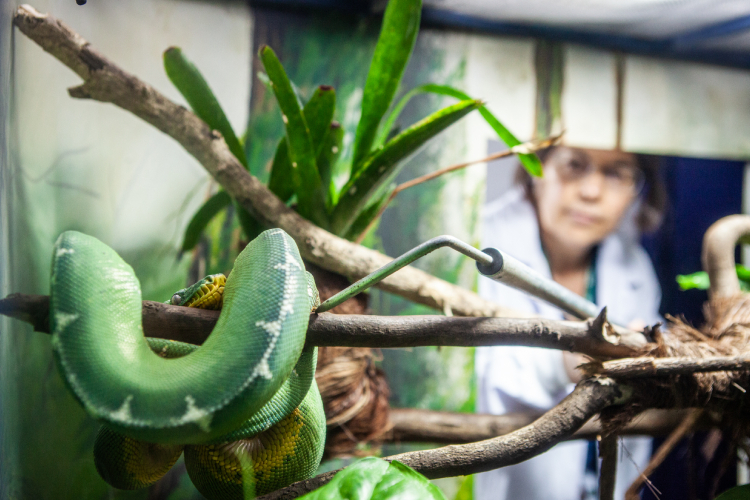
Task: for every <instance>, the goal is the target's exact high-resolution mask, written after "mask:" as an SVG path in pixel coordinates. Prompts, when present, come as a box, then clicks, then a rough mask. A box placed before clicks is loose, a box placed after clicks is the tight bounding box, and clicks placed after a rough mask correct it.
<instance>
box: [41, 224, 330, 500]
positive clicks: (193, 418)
mask: <svg viewBox="0 0 750 500" xmlns="http://www.w3.org/2000/svg"><path fill="white" fill-rule="evenodd" d="M222 287H223V288H224V292H223V300H221V299H219V295H217V294H218V293H219V292H220V291H221V290H220V289H221V288H222ZM50 296H51V298H50V326H51V330H52V335H53V337H52V346H53V350H54V353H55V358H56V360H57V364H58V367H59V368H60V371H61V372H62V374H63V378H64V380H65V381H66V383H67V385H68V387H69V388H70V390H71V391H72V392H73V394H74V395H75V397H76V398H77V400H78V401H79V402H80V404H81V405H82V406H83V407H84V409H85V410H86V411H87V412H88V413H89V414H90V415H91V416H92V417H94V418H95V419H97V420H99V421H101V422H102V423H103V424H104V425H103V426H102V429H101V430H100V432H99V435H98V436H97V439H96V443H95V446H94V455H95V461H96V466H97V470H98V471H99V473H100V474H101V476H102V477H103V478H104V479H105V480H106V481H107V482H109V483H110V484H111V485H113V486H115V487H117V488H123V489H135V488H142V487H145V486H148V485H149V484H151V483H153V482H155V481H156V480H158V479H159V478H160V477H161V476H162V475H163V474H165V473H166V472H167V471H168V470H169V469H170V468H171V467H172V465H173V464H174V463H175V462H176V461H177V459H178V458H179V456H180V454H181V453H182V452H183V450H184V453H185V465H186V467H187V470H188V473H189V474H190V478H191V479H192V481H193V483H194V484H195V485H196V487H197V488H198V490H199V491H200V492H201V493H202V494H203V495H205V496H206V497H208V498H243V497H246V496H247V495H248V494H250V495H253V494H254V495H261V494H264V493H266V492H269V491H273V490H275V489H278V488H280V487H283V486H286V485H288V484H291V483H292V482H294V481H297V480H300V479H305V478H308V477H310V476H311V475H312V474H314V472H315V470H316V469H317V467H318V465H319V463H320V459H321V457H322V453H323V445H324V441H325V415H324V414H323V406H322V402H321V400H320V394H319V392H318V388H317V385H316V384H315V380H314V374H315V364H316V358H317V350H316V348H304V344H305V335H306V332H307V324H308V319H309V315H310V312H311V310H312V309H313V308H314V307H315V306H316V305H317V303H318V296H317V290H316V288H315V284H314V282H313V280H312V276H310V274H309V273H307V272H306V271H305V267H304V264H303V263H302V259H301V258H300V255H299V252H298V250H297V246H296V245H295V243H294V241H293V240H292V239H291V238H290V237H289V236H288V235H287V234H286V233H285V232H284V231H282V230H279V229H275V230H269V231H266V232H264V233H263V234H261V235H260V236H259V237H258V238H256V239H255V240H253V241H252V242H251V243H250V244H248V245H247V247H246V248H245V250H243V251H242V253H240V255H239V256H238V257H237V260H236V261H235V264H234V268H233V270H232V272H231V274H230V275H229V277H228V278H226V283H225V284H224V279H223V276H209V277H206V278H204V280H202V281H201V282H199V283H197V284H196V285H194V286H193V287H190V288H188V289H185V290H182V291H180V292H178V293H177V294H175V296H174V297H173V298H172V303H179V304H182V305H192V306H198V307H200V306H205V305H208V306H211V305H218V304H219V303H221V302H223V308H222V312H221V315H220V317H219V320H218V322H217V324H216V327H215V328H214V330H213V332H212V333H211V335H210V336H209V338H208V339H207V340H206V342H205V343H204V344H203V345H202V346H200V347H198V346H194V345H190V344H183V343H180V342H174V341H169V340H162V339H146V338H145V337H144V335H143V330H142V326H141V307H142V306H141V291H140V285H139V282H138V279H137V278H136V277H135V274H134V273H133V270H132V268H131V267H130V266H129V265H127V264H126V263H125V262H124V261H123V260H122V259H121V258H120V256H119V255H117V253H116V252H115V251H114V250H112V249H111V248H109V247H108V246H107V245H105V244H104V243H102V242H101V241H99V240H97V239H96V238H93V237H91V236H87V235H84V234H81V233H78V232H75V231H67V232H65V233H63V234H62V235H60V237H59V238H58V240H57V242H56V244H55V248H54V253H53V258H52V276H51V293H50Z"/></svg>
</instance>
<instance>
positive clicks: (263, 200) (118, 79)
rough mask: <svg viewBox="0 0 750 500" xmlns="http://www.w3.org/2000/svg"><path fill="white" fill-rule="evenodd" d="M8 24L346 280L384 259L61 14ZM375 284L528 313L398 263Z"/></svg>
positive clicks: (25, 11)
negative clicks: (286, 198)
mask: <svg viewBox="0 0 750 500" xmlns="http://www.w3.org/2000/svg"><path fill="white" fill-rule="evenodd" d="M13 23H14V24H15V25H16V26H17V27H18V28H19V29H20V30H21V32H22V33H24V34H25V35H26V36H27V37H29V38H30V39H31V40H33V41H34V42H36V43H37V44H38V45H39V46H40V47H42V48H43V49H44V50H45V51H47V52H49V53H50V54H52V55H53V56H54V57H56V58H57V59H58V60H59V61H60V62H62V63H63V64H65V65H66V66H68V67H69V68H70V69H72V70H73V71H75V72H76V73H77V74H78V75H79V76H80V77H81V78H82V79H83V80H84V83H83V84H82V85H80V86H78V87H74V88H71V89H70V90H69V93H70V95H71V96H72V97H76V98H82V99H84V98H85V99H94V100H97V101H102V102H109V103H112V104H115V105H116V106H119V107H121V108H122V109H124V110H127V111H130V112H131V113H133V114H134V115H136V116H138V117H139V118H141V119H143V120H145V121H147V122H148V123H150V124H151V125H153V126H154V127H156V128H158V129H159V130H161V131H162V132H164V133H165V134H167V135H169V136H170V137H172V138H173V139H175V140H176V141H177V142H179V143H180V144H181V145H182V146H183V147H184V148H185V149H186V150H187V151H188V152H189V153H190V154H191V155H193V156H194V157H195V158H196V159H197V160H198V161H199V162H200V163H201V165H203V167H204V168H205V169H206V170H207V171H208V172H209V173H210V174H211V176H213V177H214V179H216V181H217V182H218V183H219V184H221V186H222V187H223V188H224V189H226V191H227V192H228V193H229V194H230V195H231V196H232V198H234V199H235V200H237V202H238V203H239V204H240V205H242V206H243V207H244V208H245V209H246V210H248V211H249V212H250V213H251V214H253V216H255V217H256V218H257V219H258V220H259V221H261V222H262V223H263V224H264V225H266V226H267V227H279V228H281V229H283V230H285V231H286V232H287V233H289V235H290V236H291V237H292V238H294V240H295V241H296V242H297V245H298V246H299V250H300V253H301V254H302V256H303V257H304V258H305V259H307V260H309V261H310V262H312V263H314V264H316V265H318V266H320V267H322V268H324V269H327V270H329V271H332V272H335V273H339V274H342V275H344V276H346V277H347V278H349V279H351V280H357V279H359V278H362V277H364V276H366V275H367V274H369V273H371V272H372V271H374V270H376V269H378V268H379V267H382V266H383V265H384V264H386V263H387V262H390V260H391V259H390V258H389V257H387V256H385V255H382V254H380V253H378V252H376V251H374V250H369V249H367V248H364V247H362V246H360V245H357V244H354V243H352V242H350V241H347V240H345V239H343V238H339V237H338V236H335V235H333V234H331V233H329V232H327V231H325V230H323V229H321V228H319V227H317V226H315V225H314V224H312V223H311V222H309V221H307V220H305V219H303V218H302V217H300V216H299V215H298V214H297V213H295V212H294V211H292V210H291V209H290V208H289V207H287V206H286V205H285V204H284V203H283V202H282V201H281V200H279V199H278V198H277V197H276V196H275V195H274V194H273V193H271V192H270V191H269V190H268V189H267V188H266V187H265V186H264V185H263V184H262V183H261V182H260V181H259V180H258V179H257V178H255V177H253V176H252V175H250V173H249V172H248V171H247V170H245V168H244V167H243V166H242V165H241V164H240V162H239V161H238V160H237V158H235V157H234V155H233V154H232V153H231V152H230V151H229V148H228V147H227V145H226V143H225V142H224V139H223V137H222V136H221V134H220V133H219V132H217V131H215V130H210V129H209V127H208V126H207V125H206V124H205V123H204V122H203V121H202V120H200V119H199V118H198V117H197V116H196V115H195V114H193V113H192V112H190V111H188V110H187V109H185V108H184V107H182V106H179V105H177V104H176V103H174V102H172V101H170V100H169V99H167V98H166V97H165V96H164V95H162V94H161V93H160V92H158V91H157V90H156V89H154V88H153V87H151V86H150V85H148V84H147V83H144V82H142V81H141V80H139V79H138V78H136V77H135V76H133V75H131V74H129V73H127V72H125V71H123V70H122V69H120V68H119V67H118V66H116V65H115V64H114V63H112V62H111V61H109V60H108V59H106V58H105V57H104V56H103V55H101V54H100V53H99V52H97V51H96V50H95V49H94V48H93V47H91V45H90V44H89V43H88V42H87V41H86V40H84V39H83V38H82V37H81V36H80V35H78V34H77V33H75V32H74V31H73V30H71V29H70V28H68V27H67V26H66V25H64V24H63V23H62V22H60V21H59V20H57V19H55V18H54V17H52V16H49V15H47V14H41V13H39V12H37V11H36V10H35V9H34V8H33V7H31V6H28V5H22V6H20V7H19V8H18V10H17V11H16V15H15V18H14V20H13ZM378 287H379V288H381V289H383V290H385V291H388V292H391V293H394V294H397V295H400V296H402V297H404V298H407V299H409V300H412V301H414V302H417V303H419V304H424V305H427V306H429V307H433V308H435V309H438V310H441V311H442V310H446V309H447V308H450V309H451V310H452V311H453V313H454V314H455V315H458V316H514V317H523V316H528V315H525V314H522V313H518V312H515V311H511V310H509V309H507V308H505V307H502V306H499V305H497V304H493V303H491V302H489V301H487V300H484V299H482V298H480V297H479V296H478V295H476V294H475V293H473V292H470V291H468V290H465V289H463V288H460V287H458V286H456V285H452V284H450V283H447V282H446V281H443V280H440V279H438V278H435V277H434V276H431V275H429V274H427V273H425V272H423V271H419V270H417V269H415V268H412V267H407V268H404V269H402V270H401V271H399V272H398V273H397V274H395V275H394V276H391V277H389V278H387V279H386V280H384V281H383V282H381V283H380V284H379V285H378Z"/></svg>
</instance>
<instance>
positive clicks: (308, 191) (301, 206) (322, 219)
mask: <svg viewBox="0 0 750 500" xmlns="http://www.w3.org/2000/svg"><path fill="white" fill-rule="evenodd" d="M259 55H260V58H261V61H262V62H263V66H264V67H265V69H266V73H267V74H268V78H270V79H271V86H272V88H273V92H274V94H275V95H276V100H277V102H278V103H279V107H280V108H281V113H282V119H283V120H284V124H285V126H286V141H287V146H288V147H289V161H290V162H291V165H292V169H291V172H292V175H291V177H292V183H293V185H294V192H295V193H296V194H297V211H298V212H299V214H300V215H302V216H303V217H305V218H307V219H308V220H310V221H312V222H314V223H315V224H317V225H318V226H321V227H323V228H325V227H327V225H328V220H327V210H326V206H325V200H326V192H325V190H324V189H323V187H322V183H321V181H320V174H319V173H318V167H317V164H316V162H315V149H314V148H313V143H312V140H311V137H310V129H309V128H308V124H307V121H306V120H305V117H304V115H303V114H302V108H301V106H300V104H299V100H298V99H297V95H296V93H295V92H294V89H293V88H292V84H291V82H290V81H289V78H288V77H287V75H286V72H285V71H284V68H283V66H282V65H281V62H280V61H279V59H278V58H277V57H276V54H275V53H274V52H273V50H271V48H270V47H268V46H267V45H264V46H263V47H261V49H260V53H259Z"/></svg>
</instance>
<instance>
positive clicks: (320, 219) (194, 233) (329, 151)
mask: <svg viewBox="0 0 750 500" xmlns="http://www.w3.org/2000/svg"><path fill="white" fill-rule="evenodd" d="M421 7H422V2H421V0H391V1H390V2H389V3H388V6H387V8H386V10H385V14H384V17H383V24H382V27H381V32H380V36H379V38H378V41H377V44H376V46H375V53H374V56H373V59H372V63H371V65H370V69H369V72H368V75H367V80H366V83H365V87H364V92H363V95H362V107H361V117H360V120H359V124H358V126H357V130H356V134H355V136H354V140H353V154H352V155H351V160H348V164H340V161H339V159H340V156H341V152H342V149H343V147H344V130H343V129H342V127H341V126H340V125H339V124H338V123H336V122H335V121H334V119H333V118H334V112H335V109H336V92H335V90H334V89H333V88H332V87H330V86H320V87H318V88H317V90H315V92H314V93H313V95H312V96H311V97H310V98H309V99H308V100H307V102H305V103H304V104H303V102H302V98H301V97H300V95H299V93H298V92H297V90H296V88H295V86H294V84H293V83H292V82H291V81H290V80H289V78H288V76H287V74H286V72H285V70H284V68H283V66H282V64H281V62H280V61H279V60H278V58H277V57H276V54H275V53H274V51H273V50H272V49H271V48H270V47H268V46H263V47H261V49H260V51H259V57H260V59H261V61H262V63H263V66H264V68H265V71H266V74H265V75H263V78H262V79H263V80H264V83H265V84H266V85H268V86H269V87H270V88H271V89H272V90H273V93H274V95H275V97H276V101H277V103H278V105H279V108H280V110H281V113H282V119H283V122H284V127H285V132H286V133H285V136H284V137H283V138H281V140H280V141H279V143H278V146H277V148H276V153H275V155H274V158H273V162H272V166H271V171H270V179H269V182H268V187H269V189H270V190H271V191H272V192H273V193H274V194H276V195H277V196H278V197H279V198H280V199H282V200H283V201H284V202H286V203H288V204H290V205H291V206H293V207H294V208H295V210H296V211H297V212H298V213H299V214H300V215H302V216H303V217H305V218H307V219H308V220H310V221H312V222H313V223H315V224H317V225H318V226H320V227H322V228H324V229H327V230H329V231H331V232H333V233H334V234H337V235H339V236H342V237H345V238H347V239H350V240H356V239H357V238H358V237H359V236H360V235H362V233H363V232H364V231H366V230H367V229H368V228H370V227H372V225H371V223H372V222H373V221H374V220H375V219H376V218H377V217H379V215H380V212H381V208H382V207H383V206H384V204H386V203H387V202H388V200H389V197H390V194H391V193H392V192H393V189H394V187H395V186H394V185H393V180H394V179H395V177H396V175H397V174H398V172H399V170H400V168H401V167H402V166H403V165H404V163H405V160H406V159H407V158H409V157H411V156H412V155H413V154H414V153H415V152H416V151H417V150H418V149H419V148H420V147H421V146H423V145H424V144H425V143H426V142H427V141H429V140H430V139H431V138H433V137H435V136H436V135H437V134H439V133H440V132H442V131H443V130H445V129H446V128H447V127H449V126H450V125H452V124H453V123H455V122H456V121H458V120H460V119H461V118H463V117H464V116H466V115H467V114H468V113H470V112H471V111H473V110H475V109H477V110H479V112H480V113H481V115H482V116H483V117H484V118H485V120H486V121H487V122H488V123H489V124H490V126H491V127H492V128H493V129H494V130H495V132H496V133H497V134H498V136H499V137H500V139H502V140H503V141H504V142H505V143H506V144H508V146H510V147H512V146H515V145H517V144H520V141H519V140H518V139H517V138H516V137H514V136H513V134H511V133H510V132H509V131H508V130H507V129H506V128H505V127H504V126H503V125H502V123H501V122H500V121H499V120H498V119H497V118H496V117H495V116H494V115H493V114H492V113H491V112H490V111H489V110H488V109H487V108H486V107H485V106H484V105H483V103H482V102H481V101H478V100H475V99H472V98H470V97H469V96H468V95H466V94H465V93H463V92H461V91H459V90H457V89H454V88H452V87H448V86H444V85H423V86H420V87H417V88H415V89H413V90H412V91H410V92H408V93H407V94H406V95H405V96H404V97H403V98H402V99H401V100H400V101H399V103H398V104H397V105H396V106H395V107H394V108H393V110H392V111H391V112H390V114H389V116H388V117H387V119H385V121H384V120H383V118H384V117H385V115H386V113H387V112H388V109H389V108H390V107H391V104H392V102H393V98H394V97H395V95H396V92H397V90H398V87H399V84H400V82H401V78H402V76H403V73H404V69H405V68H406V65H407V63H408V61H409V58H410V56H411V53H412V51H413V49H414V44H415V42H416V38H417V34H418V31H419V22H420V15H421ZM164 64H165V69H166V71H167V75H168V76H169V78H170V80H172V82H173V83H174V84H175V86H176V87H177V89H178V90H179V91H180V92H181V93H182V95H183V96H184V97H185V99H186V100H187V102H188V103H189V105H190V106H191V108H192V109H193V110H194V111H195V113H196V114H197V115H198V116H199V117H200V118H201V119H203V120H204V121H205V122H206V123H207V124H208V125H209V126H210V127H211V128H212V129H215V130H218V131H219V132H221V133H222V134H223V135H224V138H225V140H226V141H227V145H228V146H229V148H230V150H231V151H232V152H233V153H234V154H235V156H237V158H238V160H239V161H240V162H241V163H242V164H243V165H244V166H245V167H246V168H248V163H247V159H246V157H245V155H244V154H243V148H242V144H241V142H240V140H239V139H238V138H237V135H236V134H235V133H234V131H233V130H232V128H231V126H230V125H229V122H228V120H227V118H226V115H225V114H224V112H223V111H222V109H221V106H220V105H219V103H218V101H217V100H216V98H215V97H214V95H213V93H212V92H211V89H210V88H209V87H208V84H207V83H206V81H205V79H204V78H203V77H202V76H201V74H200V72H199V71H198V70H197V69H196V68H195V66H194V65H193V64H192V63H190V61H188V60H187V59H186V58H185V56H184V55H183V54H182V52H181V51H180V50H179V49H177V48H172V49H169V50H168V51H167V52H165V54H164ZM421 93H435V94H440V95H447V96H451V97H454V98H456V99H458V100H459V102H457V103H456V104H453V105H450V106H447V107H445V108H443V109H441V110H439V111H437V112H434V113H432V114H431V115H429V116H427V117H426V118H424V119H422V120H420V121H418V122H417V123H415V124H413V125H411V126H409V127H408V128H406V129H405V130H403V131H399V130H398V128H397V126H396V121H397V119H398V117H399V115H400V113H401V111H402V110H403V109H404V107H405V106H406V104H407V103H408V101H409V100H410V99H411V98H412V97H414V96H416V95H418V94H421ZM248 140H252V138H248ZM519 158H520V160H521V162H522V164H523V165H524V166H525V167H526V169H527V170H528V171H529V172H530V173H531V174H533V175H541V163H540V162H539V159H538V158H537V157H536V156H535V155H533V154H529V155H519ZM345 161H347V160H345ZM341 172H343V173H344V178H345V179H346V182H345V183H344V184H343V186H338V185H337V182H336V178H337V177H338V176H337V174H338V173H341ZM231 203H232V200H231V199H230V197H229V195H228V194H227V193H226V192H225V191H219V192H218V193H216V194H215V195H213V196H212V197H211V198H209V199H208V200H207V201H206V202H205V203H204V205H203V206H202V207H201V208H200V209H199V210H198V211H197V212H196V213H195V215H194V216H193V218H192V220H191V221H190V223H189V225H188V227H187V230H186V232H185V237H184V240H183V245H182V250H183V251H188V250H191V249H192V248H193V247H194V246H195V245H196V244H197V242H198V241H199V239H200V236H201V234H202V233H203V231H204V230H205V229H206V227H207V226H208V225H209V223H210V222H211V220H212V219H214V217H216V216H217V215H218V214H219V213H220V212H222V211H223V210H224V209H226V208H227V207H229V206H230V204H231ZM234 209H235V210H236V213H237V215H238V218H239V220H240V223H241V226H242V229H243V232H244V233H245V236H246V238H247V239H252V238H254V237H255V236H256V235H257V234H259V232H260V231H261V230H262V229H263V228H262V227H261V225H260V223H258V222H257V221H255V220H254V219H253V218H252V216H251V215H250V214H248V213H247V212H246V211H245V210H244V209H242V208H241V207H239V206H237V205H235V206H234Z"/></svg>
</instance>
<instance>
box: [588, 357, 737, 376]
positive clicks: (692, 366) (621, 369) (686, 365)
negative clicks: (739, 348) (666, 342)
mask: <svg viewBox="0 0 750 500" xmlns="http://www.w3.org/2000/svg"><path fill="white" fill-rule="evenodd" d="M584 370H585V371H586V372H588V373H589V374H597V375H606V376H608V377H615V378H639V377H654V376H667V375H689V374H691V373H699V372H719V371H728V372H732V371H745V370H750V358H748V357H746V356H715V357H710V358H702V359H698V358H690V357H674V358H653V357H650V356H649V357H643V358H634V359H618V360H615V361H606V362H604V363H602V364H601V365H599V364H588V365H584Z"/></svg>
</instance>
